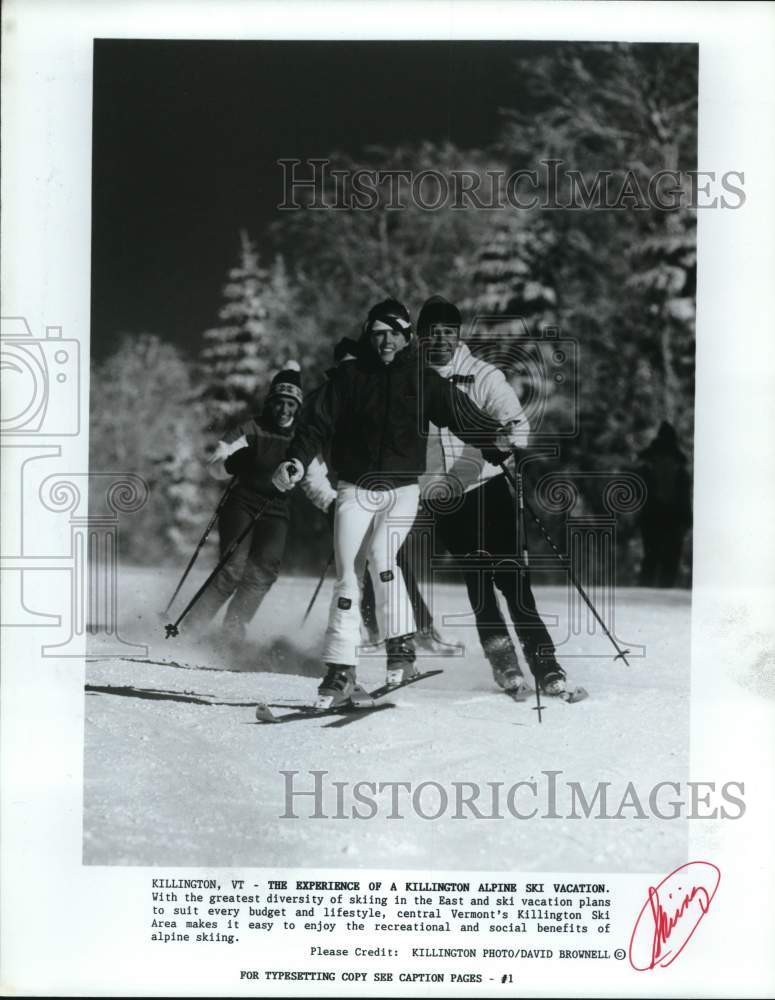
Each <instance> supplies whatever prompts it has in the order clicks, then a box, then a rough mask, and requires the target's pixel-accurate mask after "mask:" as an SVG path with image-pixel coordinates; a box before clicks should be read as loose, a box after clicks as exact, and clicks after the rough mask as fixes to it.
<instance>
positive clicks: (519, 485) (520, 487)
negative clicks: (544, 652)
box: [515, 457, 544, 723]
mask: <svg viewBox="0 0 775 1000" xmlns="http://www.w3.org/2000/svg"><path fill="white" fill-rule="evenodd" d="M515 464H516V457H515ZM515 491H516V495H517V503H516V518H517V551H518V552H520V551H521V553H522V566H521V567H520V568H519V569H518V570H517V572H518V573H529V572H530V569H529V567H530V557H529V555H528V551H527V527H526V525H525V489H524V483H523V481H522V473H521V472H518V473H517V474H516V482H515ZM520 600H521V598H520ZM531 672H532V673H533V682H534V684H535V692H536V703H535V708H534V709H533V711H534V712H538V721H539V723H541V722H543V721H544V720H543V715H542V713H543V706H542V705H541V685H540V684H539V682H538V677H537V676H536V674H535V671H533V670H532V668H531Z"/></svg>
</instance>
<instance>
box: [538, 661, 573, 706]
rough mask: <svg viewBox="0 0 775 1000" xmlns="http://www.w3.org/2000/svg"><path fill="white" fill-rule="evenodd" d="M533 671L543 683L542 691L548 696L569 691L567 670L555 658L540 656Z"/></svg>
mask: <svg viewBox="0 0 775 1000" xmlns="http://www.w3.org/2000/svg"><path fill="white" fill-rule="evenodd" d="M533 673H534V674H535V676H536V679H537V681H538V683H539V684H540V685H541V693H542V694H545V695H547V697H549V698H556V697H559V696H561V695H564V694H566V693H567V691H568V685H567V683H566V681H567V678H566V676H565V671H564V670H563V669H562V667H561V666H560V665H559V663H558V662H557V661H556V660H555V659H554V658H552V659H547V658H545V657H538V659H537V660H536V663H535V669H534V670H533Z"/></svg>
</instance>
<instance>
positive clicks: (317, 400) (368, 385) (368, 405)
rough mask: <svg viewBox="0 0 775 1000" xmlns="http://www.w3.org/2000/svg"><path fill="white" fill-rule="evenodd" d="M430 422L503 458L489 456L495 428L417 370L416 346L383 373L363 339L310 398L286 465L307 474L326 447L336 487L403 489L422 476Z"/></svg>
mask: <svg viewBox="0 0 775 1000" xmlns="http://www.w3.org/2000/svg"><path fill="white" fill-rule="evenodd" d="M431 421H432V422H433V423H434V424H435V425H436V426H437V427H449V428H450V429H451V430H452V431H453V432H454V433H455V434H456V435H457V436H458V437H459V438H461V439H462V440H463V441H466V442H467V443H470V444H473V445H476V446H478V447H481V448H482V449H483V450H486V451H487V453H488V454H490V455H491V456H492V457H494V458H495V460H496V461H497V460H499V459H500V458H501V457H502V456H501V453H500V452H497V451H495V448H494V438H495V434H496V432H497V430H498V427H499V425H498V423H497V422H496V421H494V420H492V419H491V418H490V417H488V416H487V415H486V414H485V413H483V412H482V410H480V409H479V407H477V406H476V405H475V404H474V403H472V402H471V400H470V399H469V398H468V396H466V395H465V393H463V392H460V391H459V390H458V389H457V388H455V386H454V384H453V383H452V382H449V381H447V380H445V379H444V378H442V377H441V376H440V375H439V374H438V373H437V372H435V371H434V370H433V369H432V368H428V367H424V366H421V365H420V361H419V357H418V353H417V347H416V344H415V342H414V341H413V340H412V341H410V342H409V344H408V345H407V346H406V347H405V348H404V349H403V350H402V351H400V352H399V353H398V354H397V355H396V357H395V359H394V361H393V362H392V363H391V364H389V365H385V364H383V363H382V362H381V361H380V359H379V358H378V357H377V355H376V353H375V352H374V351H373V350H372V348H371V344H370V342H369V339H368V335H367V334H364V335H363V336H362V337H361V339H360V341H359V342H358V356H357V358H356V360H354V361H348V362H347V363H346V364H342V365H340V366H339V367H338V368H336V369H334V370H332V371H331V372H330V373H329V378H328V381H327V382H325V383H324V384H323V385H322V386H321V387H320V388H319V389H318V390H316V391H315V392H314V393H312V394H311V395H310V396H308V397H307V400H306V401H305V403H304V407H303V408H302V411H301V415H300V416H299V418H298V420H297V424H296V433H295V434H294V437H293V441H292V442H291V445H290V447H289V449H288V458H296V459H298V460H299V461H300V462H301V463H302V465H303V466H304V467H305V469H306V468H307V466H308V465H309V463H310V461H311V460H312V458H313V457H314V456H315V455H316V454H317V453H318V452H320V451H323V450H324V449H325V448H326V445H327V443H328V442H329V441H330V442H331V463H332V465H333V467H334V469H335V470H336V472H337V474H338V476H339V478H340V479H344V480H347V481H348V482H351V483H357V484H360V485H362V486H367V487H370V488H376V489H380V488H382V489H391V488H394V487H398V486H405V485H408V484H410V483H416V482H417V480H418V478H419V476H420V475H422V473H423V472H424V471H425V453H426V445H427V436H428V424H429V422H431Z"/></svg>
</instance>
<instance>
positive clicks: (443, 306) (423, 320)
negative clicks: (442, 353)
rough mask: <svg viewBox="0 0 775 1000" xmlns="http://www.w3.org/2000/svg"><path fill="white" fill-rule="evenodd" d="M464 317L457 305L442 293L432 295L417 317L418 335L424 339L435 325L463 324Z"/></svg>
mask: <svg viewBox="0 0 775 1000" xmlns="http://www.w3.org/2000/svg"><path fill="white" fill-rule="evenodd" d="M462 325H463V317H462V316H461V315H460V310H459V309H458V307H457V306H455V305H453V304H452V303H451V302H448V301H447V300H446V299H445V298H443V297H442V296H441V295H432V296H431V297H430V298H429V299H428V300H427V302H426V303H425V305H424V306H423V307H422V309H421V310H420V315H419V316H418V317H417V335H418V337H419V338H420V339H421V340H422V339H423V338H425V337H430V335H431V331H432V329H433V327H434V326H458V327H459V326H462Z"/></svg>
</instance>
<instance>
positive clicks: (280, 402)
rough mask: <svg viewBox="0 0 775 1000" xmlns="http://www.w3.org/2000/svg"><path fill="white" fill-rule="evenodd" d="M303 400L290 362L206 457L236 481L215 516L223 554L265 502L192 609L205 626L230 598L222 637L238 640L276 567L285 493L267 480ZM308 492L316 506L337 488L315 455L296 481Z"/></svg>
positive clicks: (284, 529) (325, 503)
mask: <svg viewBox="0 0 775 1000" xmlns="http://www.w3.org/2000/svg"><path fill="white" fill-rule="evenodd" d="M302 400H303V395H302V389H301V373H300V369H299V365H298V363H297V362H295V361H289V362H288V364H287V365H286V366H285V368H284V369H283V371H281V372H279V373H278V374H277V375H275V377H274V378H273V379H272V383H271V386H270V389H269V393H268V395H267V398H266V401H265V404H264V407H263V411H262V413H261V415H260V416H258V417H255V418H253V419H251V420H248V421H247V422H246V423H243V424H240V425H239V426H238V427H235V428H233V429H232V430H231V431H229V432H228V433H227V434H225V435H224V437H223V439H222V440H220V441H219V442H218V445H217V446H216V449H215V451H214V453H213V455H212V457H211V458H210V461H209V471H210V473H211V475H213V476H214V478H216V479H228V478H229V477H230V476H236V479H237V483H236V486H235V488H234V489H233V490H232V492H231V494H230V495H229V498H228V500H227V501H226V503H225V504H224V506H223V508H222V510H221V512H220V515H219V518H218V534H219V542H220V549H221V554H223V552H224V551H225V550H226V549H227V548H228V547H229V545H230V544H231V542H232V541H233V540H234V539H235V538H236V537H237V536H238V535H239V534H240V532H241V531H243V530H244V529H245V526H246V525H247V523H248V521H249V520H250V519H251V517H252V516H253V515H254V514H255V513H256V511H257V510H258V509H259V508H260V507H261V505H262V504H263V503H264V502H265V500H266V498H267V497H269V498H271V499H270V501H269V505H268V506H267V507H266V509H265V510H264V512H263V513H262V514H261V516H260V517H259V519H258V520H257V521H256V524H255V526H254V528H253V530H252V532H251V533H250V534H249V535H248V537H247V538H246V539H245V541H244V542H243V543H242V545H240V547H239V549H238V550H237V551H236V552H235V553H234V555H233V556H232V558H231V560H230V561H229V562H228V563H227V564H226V565H225V566H224V568H223V569H222V570H221V572H220V573H219V574H218V575H217V576H216V578H215V579H214V580H213V582H212V584H211V585H210V588H209V589H208V590H207V591H206V592H205V594H204V595H203V597H202V599H201V600H200V602H199V604H198V605H196V607H195V608H194V610H193V612H192V614H191V620H192V624H193V625H194V626H195V627H197V628H198V629H199V630H200V631H203V630H204V629H205V628H206V626H207V625H208V624H209V622H210V621H211V620H212V619H213V618H214V617H215V615H216V614H217V612H218V610H219V608H220V607H221V606H222V605H223V604H224V603H225V602H226V601H228V602H229V604H228V607H227V609H226V615H225V617H224V621H223V629H222V638H223V639H224V640H225V641H226V642H227V643H235V642H237V643H238V642H241V641H242V640H243V639H244V637H245V629H246V626H247V625H248V624H249V623H250V621H251V620H252V619H253V616H254V615H255V613H256V611H257V610H258V608H259V606H260V604H261V602H262V601H263V599H264V598H265V597H266V595H267V593H268V592H269V590H270V589H271V587H272V584H273V583H274V582H275V580H276V579H277V576H278V574H279V572H280V564H281V562H282V558H283V553H284V551H285V540H286V536H287V533H288V519H289V511H288V498H287V497H285V496H283V495H281V494H278V493H277V491H276V490H275V489H274V487H273V486H272V473H273V471H274V469H275V468H276V466H277V463H278V462H279V461H281V459H282V458H283V456H284V454H285V451H286V449H287V447H288V442H289V441H290V439H291V437H292V436H293V429H294V425H295V423H296V417H297V414H298V411H299V408H300V406H301V403H302ZM301 486H302V489H303V490H304V492H305V494H306V495H307V497H308V498H309V499H310V500H311V501H312V502H313V503H314V504H315V505H316V506H317V507H319V508H320V509H321V510H324V511H325V510H326V509H328V507H329V506H330V505H331V504H332V503H333V501H334V499H335V497H336V492H335V490H334V489H333V487H332V486H331V484H330V483H329V481H328V478H327V475H326V467H325V464H324V463H323V462H321V461H320V460H319V459H317V458H313V459H312V460H311V461H310V462H309V466H308V469H307V474H306V476H305V477H304V479H303V481H302V484H301Z"/></svg>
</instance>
